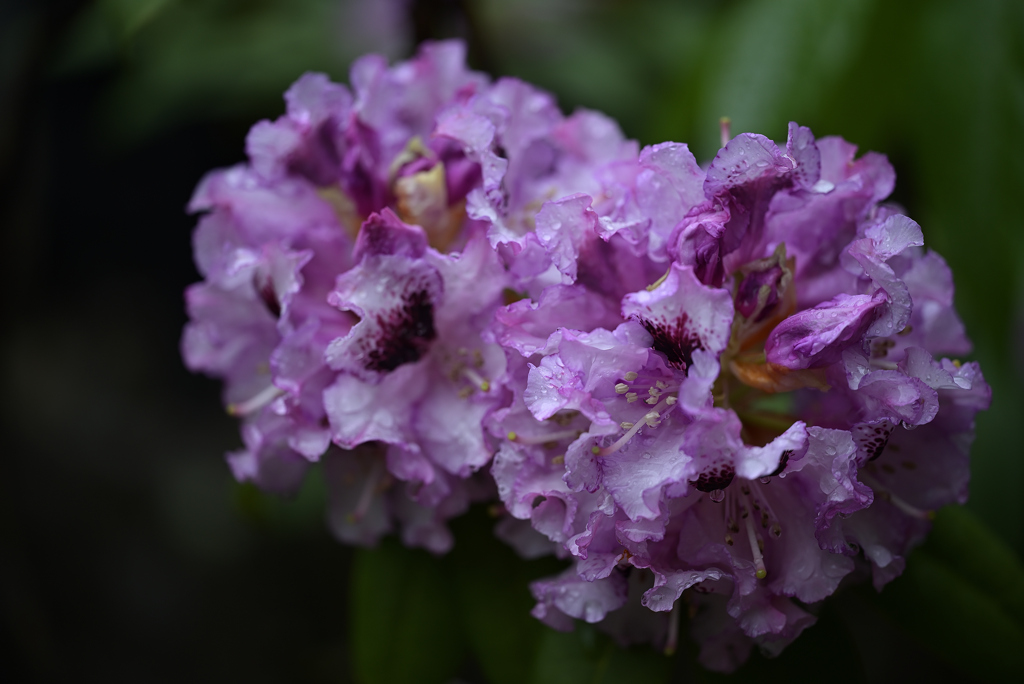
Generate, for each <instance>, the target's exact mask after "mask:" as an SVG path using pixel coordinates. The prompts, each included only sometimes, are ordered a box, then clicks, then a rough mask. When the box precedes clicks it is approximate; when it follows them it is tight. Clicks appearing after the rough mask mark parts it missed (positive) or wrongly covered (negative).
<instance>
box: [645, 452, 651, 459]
mask: <svg viewBox="0 0 1024 684" xmlns="http://www.w3.org/2000/svg"><path fill="white" fill-rule="evenodd" d="M650 458H651V452H650V451H645V452H644V459H645V460H649V459H650Z"/></svg>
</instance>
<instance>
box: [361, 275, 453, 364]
mask: <svg viewBox="0 0 1024 684" xmlns="http://www.w3.org/2000/svg"><path fill="white" fill-rule="evenodd" d="M377 324H378V325H379V326H380V333H379V337H377V339H376V340H374V342H375V346H374V348H373V349H372V350H370V351H369V352H368V353H367V355H366V359H367V361H366V368H367V369H368V370H372V371H377V372H380V373H385V372H388V371H393V370H394V369H396V368H398V367H399V366H401V365H402V364H406V363H414V362H416V361H419V360H420V359H421V358H422V357H423V355H424V354H426V353H427V349H429V347H430V342H431V341H433V340H434V338H436V337H437V332H436V331H435V330H434V303H433V302H432V301H431V300H430V295H429V294H428V293H427V291H426V290H416V291H415V292H413V293H411V294H409V295H408V296H407V297H406V298H405V301H404V302H403V304H402V306H401V307H399V308H397V309H392V310H391V311H388V312H386V313H382V314H379V315H378V316H377Z"/></svg>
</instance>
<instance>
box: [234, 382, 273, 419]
mask: <svg viewBox="0 0 1024 684" xmlns="http://www.w3.org/2000/svg"><path fill="white" fill-rule="evenodd" d="M282 394H284V390H283V389H281V388H279V387H275V386H274V385H270V386H269V387H267V388H265V389H262V390H260V391H259V392H257V393H256V394H254V395H253V396H252V397H250V398H248V399H246V400H245V401H242V402H238V403H236V404H228V407H227V411H228V415H231V416H237V417H241V416H248V415H250V414H253V413H256V412H257V411H259V410H260V409H261V408H263V407H264V406H266V405H267V404H269V403H270V402H272V401H274V400H275V399H277V398H278V397H279V396H281V395H282Z"/></svg>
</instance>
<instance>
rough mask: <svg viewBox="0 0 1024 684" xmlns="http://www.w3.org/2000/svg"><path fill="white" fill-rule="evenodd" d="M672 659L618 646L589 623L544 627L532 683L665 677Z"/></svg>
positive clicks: (606, 683)
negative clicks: (569, 629) (570, 629)
mask: <svg viewBox="0 0 1024 684" xmlns="http://www.w3.org/2000/svg"><path fill="white" fill-rule="evenodd" d="M671 667H672V659H671V658H668V657H666V656H664V655H662V654H661V653H658V652H657V651H655V650H654V649H652V648H650V647H648V646H639V647H634V648H628V649H627V648H620V647H619V646H618V645H617V644H616V643H615V642H614V641H612V640H611V638H609V637H608V636H606V635H604V634H602V633H601V632H598V631H597V629H596V628H595V627H593V626H592V625H588V624H584V623H577V626H576V630H575V631H573V632H556V631H554V630H551V629H549V630H547V631H545V633H544V637H543V639H542V641H541V643H540V649H539V651H538V653H537V661H536V666H535V669H534V673H533V678H532V679H531V680H530V681H531V682H533V684H612V683H616V684H617V683H618V682H644V683H645V684H656V683H657V682H665V681H667V680H668V676H669V671H670V669H671Z"/></svg>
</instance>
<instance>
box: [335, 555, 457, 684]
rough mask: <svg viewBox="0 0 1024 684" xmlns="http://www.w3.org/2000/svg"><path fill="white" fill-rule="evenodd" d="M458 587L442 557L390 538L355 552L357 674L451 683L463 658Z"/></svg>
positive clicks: (370, 683) (366, 683)
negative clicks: (456, 592)
mask: <svg viewBox="0 0 1024 684" xmlns="http://www.w3.org/2000/svg"><path fill="white" fill-rule="evenodd" d="M455 606H456V599H455V592H454V589H453V587H452V586H451V583H450V582H449V581H448V578H447V573H446V569H445V564H444V562H443V561H442V560H441V559H439V558H436V557H434V556H431V555H430V554H428V553H427V552H425V551H420V550H414V549H407V548H405V547H403V546H402V545H401V543H400V542H399V541H398V540H396V539H393V538H389V539H387V540H385V541H384V542H383V543H382V544H381V546H380V547H379V548H377V549H372V550H367V549H362V550H360V551H358V552H357V553H356V555H355V560H354V563H353V567H352V584H351V610H350V613H351V638H352V660H353V669H354V673H355V676H356V680H357V681H359V682H361V683H363V684H376V683H377V682H383V683H389V682H422V683H424V684H430V683H431V682H446V681H448V680H450V679H451V678H452V677H454V676H455V675H456V674H457V673H458V671H459V669H460V668H461V666H462V664H463V662H464V661H465V655H466V645H465V640H464V637H463V633H462V629H461V626H460V624H459V619H458V612H457V610H456V607H455Z"/></svg>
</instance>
